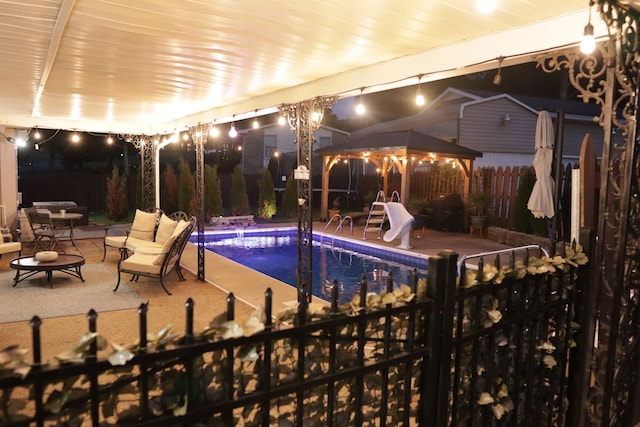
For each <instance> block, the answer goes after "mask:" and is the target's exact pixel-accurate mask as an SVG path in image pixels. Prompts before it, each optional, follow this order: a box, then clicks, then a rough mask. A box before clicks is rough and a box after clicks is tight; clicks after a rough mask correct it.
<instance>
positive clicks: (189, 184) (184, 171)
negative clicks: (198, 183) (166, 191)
mask: <svg viewBox="0 0 640 427" xmlns="http://www.w3.org/2000/svg"><path fill="white" fill-rule="evenodd" d="M195 198H196V197H195V186H194V182H193V174H192V173H191V168H190V167H189V164H188V163H187V162H186V160H184V159H183V160H181V161H180V194H179V195H178V207H179V209H180V210H181V211H183V212H186V213H187V214H188V215H197V210H196V209H194V206H195V205H196V202H195Z"/></svg>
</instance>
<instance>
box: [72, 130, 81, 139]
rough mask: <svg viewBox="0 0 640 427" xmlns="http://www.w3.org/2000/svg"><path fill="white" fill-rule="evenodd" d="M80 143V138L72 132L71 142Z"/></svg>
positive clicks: (76, 133)
mask: <svg viewBox="0 0 640 427" xmlns="http://www.w3.org/2000/svg"><path fill="white" fill-rule="evenodd" d="M78 141H80V136H79V135H78V132H76V131H74V132H73V135H71V142H78Z"/></svg>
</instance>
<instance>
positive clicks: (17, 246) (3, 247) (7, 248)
mask: <svg viewBox="0 0 640 427" xmlns="http://www.w3.org/2000/svg"><path fill="white" fill-rule="evenodd" d="M20 251H22V244H21V243H20V242H5V243H0V254H8V253H11V252H20Z"/></svg>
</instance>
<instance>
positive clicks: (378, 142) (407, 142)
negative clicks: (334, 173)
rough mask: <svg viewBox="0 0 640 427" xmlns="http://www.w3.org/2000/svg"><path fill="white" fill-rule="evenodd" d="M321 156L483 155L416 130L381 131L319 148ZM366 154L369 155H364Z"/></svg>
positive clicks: (470, 157) (457, 157) (466, 156)
mask: <svg viewBox="0 0 640 427" xmlns="http://www.w3.org/2000/svg"><path fill="white" fill-rule="evenodd" d="M316 153H318V154H321V155H325V156H327V155H341V156H351V157H367V156H369V155H374V154H377V155H380V154H382V155H387V156H390V155H394V154H397V155H400V154H402V155H406V154H408V155H411V154H420V155H425V156H428V155H429V154H430V153H434V154H435V155H437V156H438V157H450V158H456V159H475V158H476V157H482V153H481V152H479V151H476V150H472V149H470V148H467V147H463V146H461V145H457V144H453V143H451V142H447V141H444V140H442V139H438V138H434V137H432V136H430V135H425V134H424V133H420V132H416V131H414V130H404V131H397V132H381V133H375V134H371V135H367V136H364V137H362V138H358V139H353V140H350V141H349V142H347V143H344V144H339V145H331V146H328V147H324V148H319V149H318V150H316ZM365 153H366V154H365Z"/></svg>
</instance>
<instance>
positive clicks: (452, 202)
mask: <svg viewBox="0 0 640 427" xmlns="http://www.w3.org/2000/svg"><path fill="white" fill-rule="evenodd" d="M429 209H430V211H431V212H430V214H431V221H430V222H431V228H432V229H433V230H440V231H455V232H459V231H462V212H463V211H464V202H463V201H462V197H461V196H460V194H458V193H440V194H438V195H436V197H434V198H433V199H432V200H431V201H430V202H429Z"/></svg>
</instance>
